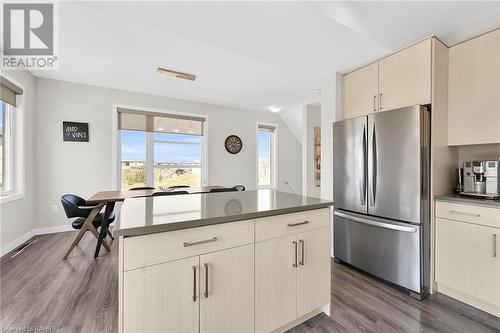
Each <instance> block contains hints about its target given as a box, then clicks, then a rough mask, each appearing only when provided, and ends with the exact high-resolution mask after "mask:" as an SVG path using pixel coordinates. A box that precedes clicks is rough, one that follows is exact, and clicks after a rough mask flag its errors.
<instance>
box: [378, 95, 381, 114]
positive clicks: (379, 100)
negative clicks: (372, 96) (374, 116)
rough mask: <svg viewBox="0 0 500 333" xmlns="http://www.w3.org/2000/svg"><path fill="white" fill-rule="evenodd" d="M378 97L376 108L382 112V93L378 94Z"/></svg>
mask: <svg viewBox="0 0 500 333" xmlns="http://www.w3.org/2000/svg"><path fill="white" fill-rule="evenodd" d="M379 96H380V97H379V99H378V104H379V106H378V108H379V110H382V93H380V95H379Z"/></svg>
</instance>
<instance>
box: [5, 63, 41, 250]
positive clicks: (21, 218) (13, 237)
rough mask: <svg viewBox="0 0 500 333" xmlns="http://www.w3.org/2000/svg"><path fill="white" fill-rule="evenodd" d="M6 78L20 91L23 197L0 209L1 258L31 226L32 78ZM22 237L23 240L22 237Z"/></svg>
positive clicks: (20, 73) (19, 74)
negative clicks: (22, 139) (21, 93)
mask: <svg viewBox="0 0 500 333" xmlns="http://www.w3.org/2000/svg"><path fill="white" fill-rule="evenodd" d="M2 75H6V77H7V78H10V79H12V80H13V81H14V82H15V83H17V84H19V85H21V86H22V87H23V88H24V94H23V95H22V96H21V97H18V100H19V98H22V99H24V106H23V109H24V146H25V148H24V183H25V185H24V192H25V197H24V198H22V199H19V200H15V201H11V202H6V203H2V204H1V205H0V248H1V252H2V254H3V253H5V252H8V251H10V250H12V249H13V247H15V246H17V245H18V244H19V243H20V242H24V241H25V240H27V237H29V235H27V233H29V232H30V231H31V230H32V229H33V228H34V226H35V78H34V77H33V76H32V75H31V74H29V73H28V72H26V71H20V70H19V71H6V72H5V73H2ZM23 236H25V237H23Z"/></svg>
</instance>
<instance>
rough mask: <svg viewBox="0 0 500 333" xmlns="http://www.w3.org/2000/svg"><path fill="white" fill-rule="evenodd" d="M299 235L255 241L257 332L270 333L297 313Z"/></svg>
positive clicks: (292, 318) (291, 319) (293, 317)
mask: <svg viewBox="0 0 500 333" xmlns="http://www.w3.org/2000/svg"><path fill="white" fill-rule="evenodd" d="M296 245H297V243H296V236H295V235H290V236H286V237H280V238H275V239H270V240H267V241H263V242H259V243H256V244H255V332H269V331H272V330H274V329H276V328H279V327H281V326H283V325H285V324H287V323H289V322H291V321H293V320H294V319H295V318H296V316H297V309H296V304H297V303H296V301H297V293H296V292H297V281H296V277H297V274H296V273H297V272H296V271H297V268H296V267H294V265H295V263H296V260H297V261H298V258H297V257H296V252H297V251H298V248H297V251H296Z"/></svg>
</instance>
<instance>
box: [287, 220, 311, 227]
mask: <svg viewBox="0 0 500 333" xmlns="http://www.w3.org/2000/svg"><path fill="white" fill-rule="evenodd" d="M308 223H309V221H307V220H305V221H304V222H298V223H288V226H289V227H295V226H298V225H303V224H308Z"/></svg>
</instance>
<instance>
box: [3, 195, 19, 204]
mask: <svg viewBox="0 0 500 333" xmlns="http://www.w3.org/2000/svg"><path fill="white" fill-rule="evenodd" d="M20 199H24V193H11V194H7V195H3V196H0V204H4V203H7V202H11V201H16V200H20Z"/></svg>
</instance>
